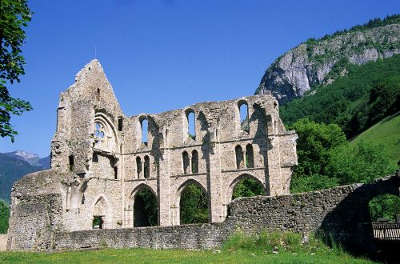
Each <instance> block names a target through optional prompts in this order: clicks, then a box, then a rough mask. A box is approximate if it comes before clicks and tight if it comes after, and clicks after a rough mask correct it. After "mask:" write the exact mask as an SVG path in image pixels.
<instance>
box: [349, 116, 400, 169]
mask: <svg viewBox="0 0 400 264" xmlns="http://www.w3.org/2000/svg"><path fill="white" fill-rule="evenodd" d="M360 141H365V142H370V143H374V144H382V145H384V146H385V150H386V152H387V153H388V155H389V157H390V159H391V162H392V164H393V165H396V164H397V162H398V161H399V160H400V113H397V114H395V115H392V116H389V117H386V118H385V119H383V120H382V121H380V122H378V123H377V124H375V125H374V126H372V127H370V128H369V129H367V130H366V131H364V132H363V133H361V134H360V135H359V136H357V137H356V138H355V139H354V140H353V141H351V144H356V143H357V142H360Z"/></svg>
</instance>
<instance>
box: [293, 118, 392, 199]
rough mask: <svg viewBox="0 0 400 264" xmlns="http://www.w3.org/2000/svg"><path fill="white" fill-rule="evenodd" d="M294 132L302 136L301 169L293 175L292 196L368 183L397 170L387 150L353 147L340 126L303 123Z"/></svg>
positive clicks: (299, 147) (364, 145)
mask: <svg viewBox="0 0 400 264" xmlns="http://www.w3.org/2000/svg"><path fill="white" fill-rule="evenodd" d="M290 128H291V129H295V130H296V132H297V134H298V136H299V139H298V140H297V154H298V159H299V165H298V166H297V167H296V168H295V169H294V172H293V175H292V183H291V191H292V192H307V191H313V190H320V189H325V188H330V187H334V186H337V185H342V184H350V183H356V182H362V183H368V182H371V181H372V180H374V179H375V178H379V177H383V176H385V175H387V174H389V173H391V172H393V171H394V169H395V168H393V167H391V165H390V164H391V163H390V159H389V157H388V155H387V153H386V152H385V150H384V148H383V146H381V145H373V144H370V143H366V142H362V141H361V142H359V143H357V144H355V145H350V144H349V143H348V142H347V141H346V137H345V135H344V132H343V131H342V129H341V128H340V127H339V126H338V125H335V124H330V125H325V124H320V123H316V122H314V121H311V120H309V119H300V120H298V121H297V122H296V123H294V124H293V125H292V126H291V127H290Z"/></svg>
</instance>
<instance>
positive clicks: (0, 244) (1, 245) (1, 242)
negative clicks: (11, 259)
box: [0, 234, 7, 251]
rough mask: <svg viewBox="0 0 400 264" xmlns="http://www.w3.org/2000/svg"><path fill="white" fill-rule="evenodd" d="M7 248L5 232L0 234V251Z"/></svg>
mask: <svg viewBox="0 0 400 264" xmlns="http://www.w3.org/2000/svg"><path fill="white" fill-rule="evenodd" d="M6 248H7V234H5V235H4V234H0V251H5V250H6Z"/></svg>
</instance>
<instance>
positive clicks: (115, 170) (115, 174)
mask: <svg viewBox="0 0 400 264" xmlns="http://www.w3.org/2000/svg"><path fill="white" fill-rule="evenodd" d="M114 180H118V167H114Z"/></svg>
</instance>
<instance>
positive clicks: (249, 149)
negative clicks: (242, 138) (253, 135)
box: [246, 144, 254, 168]
mask: <svg viewBox="0 0 400 264" xmlns="http://www.w3.org/2000/svg"><path fill="white" fill-rule="evenodd" d="M246 167H247V168H254V152H253V146H252V145H251V144H248V145H247V146H246Z"/></svg>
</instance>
